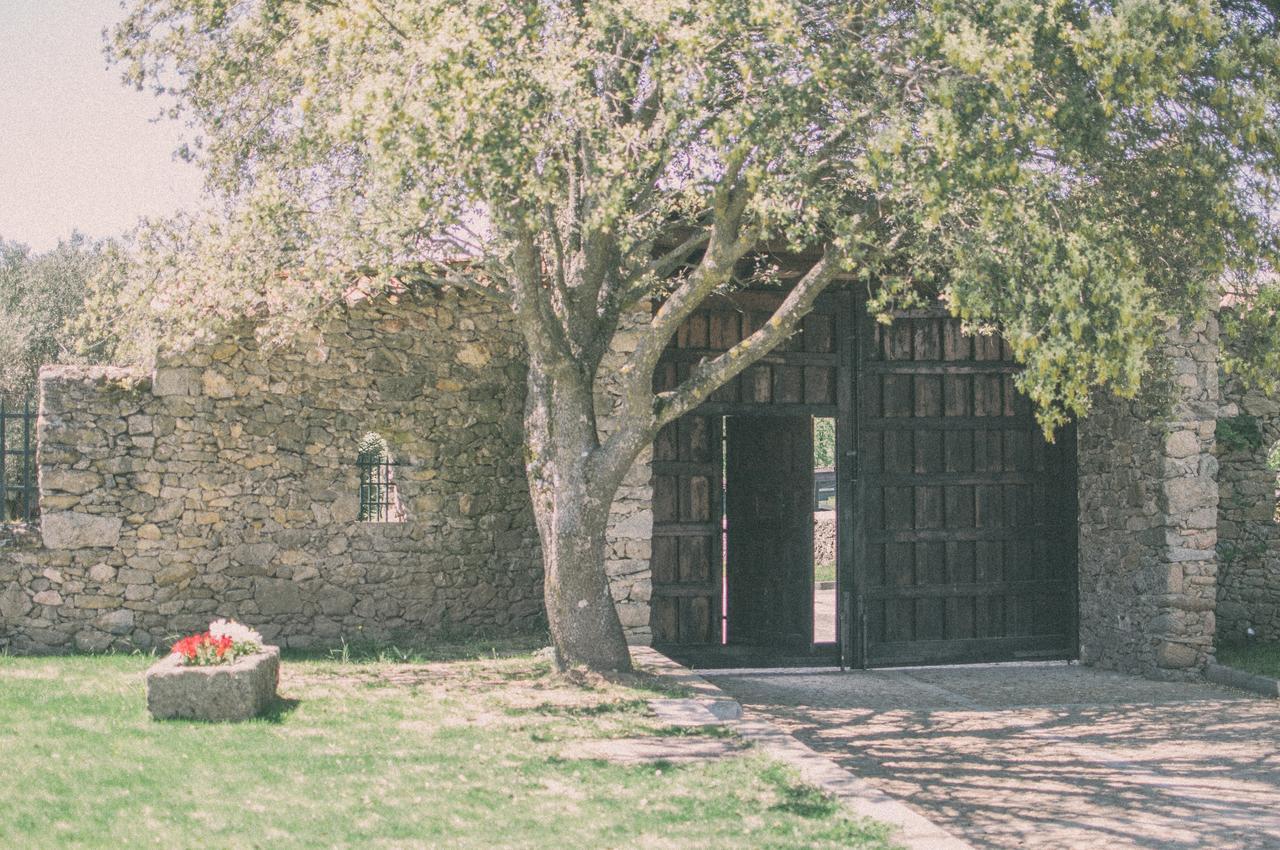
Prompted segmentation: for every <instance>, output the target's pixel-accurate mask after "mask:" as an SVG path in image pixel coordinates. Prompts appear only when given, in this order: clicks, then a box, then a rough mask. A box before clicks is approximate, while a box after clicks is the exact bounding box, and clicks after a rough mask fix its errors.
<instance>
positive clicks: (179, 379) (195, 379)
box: [151, 368, 202, 396]
mask: <svg viewBox="0 0 1280 850" xmlns="http://www.w3.org/2000/svg"><path fill="white" fill-rule="evenodd" d="M200 377H201V376H200V370H199V369H192V368H160V369H156V372H155V376H154V377H153V378H152V381H151V391H152V392H154V393H155V394H156V395H158V396H193V395H200V392H201V389H202V387H201V381H200Z"/></svg>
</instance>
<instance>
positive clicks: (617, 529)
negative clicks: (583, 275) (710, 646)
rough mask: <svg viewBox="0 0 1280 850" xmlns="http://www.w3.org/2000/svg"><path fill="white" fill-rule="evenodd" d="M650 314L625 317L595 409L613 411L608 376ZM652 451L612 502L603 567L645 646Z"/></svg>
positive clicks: (633, 637) (630, 638) (649, 634)
mask: <svg viewBox="0 0 1280 850" xmlns="http://www.w3.org/2000/svg"><path fill="white" fill-rule="evenodd" d="M648 321H649V313H648V311H647V310H638V311H636V312H635V313H632V314H630V315H627V316H624V317H623V318H622V321H621V322H620V323H619V330H618V333H617V334H616V335H615V336H614V338H613V347H612V348H611V349H610V351H609V353H608V354H606V355H605V358H604V361H603V363H601V365H600V375H601V380H600V381H599V383H598V386H597V387H596V409H597V410H598V411H600V412H601V413H604V412H605V411H613V410H615V409H616V407H617V405H618V404H619V403H620V401H621V399H620V398H619V396H618V393H617V391H616V389H615V388H614V386H613V385H612V384H611V381H610V378H613V377H616V376H617V375H618V372H619V369H620V368H621V367H622V366H623V365H625V363H626V361H627V358H629V357H630V356H631V355H632V354H633V353H634V352H635V350H636V345H637V341H638V338H639V334H640V332H641V325H643V324H647V323H648ZM611 418H612V416H608V417H606V416H602V417H601V419H600V430H601V432H602V434H608V432H609V430H610V420H611ZM652 454H653V452H652V449H651V448H646V449H645V450H644V451H643V452H641V454H640V456H639V457H638V458H636V462H635V463H634V464H633V465H632V467H631V471H630V472H628V473H627V477H626V479H625V480H624V481H623V482H622V486H621V487H619V488H618V494H617V496H616V497H615V498H614V500H613V507H612V508H611V510H610V516H609V531H608V537H607V538H606V546H607V549H606V552H605V569H606V570H607V571H608V573H609V585H610V589H611V590H612V591H613V599H614V603H615V604H616V605H617V606H618V617H619V618H620V619H621V620H622V628H623V630H624V631H625V632H626V635H627V642H628V643H630V644H632V645H639V646H648V645H649V644H650V643H651V642H652V641H653V631H652V629H651V628H650V626H649V603H650V598H651V597H652V595H653V580H652V573H651V572H650V568H649V555H650V551H651V546H652V537H653V483H652V479H653V473H652V471H651V468H650V460H651V459H652Z"/></svg>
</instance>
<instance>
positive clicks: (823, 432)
mask: <svg viewBox="0 0 1280 850" xmlns="http://www.w3.org/2000/svg"><path fill="white" fill-rule="evenodd" d="M835 465H836V421H835V420H834V419H826V418H817V419H814V420H813V466H814V468H815V469H822V468H827V467H830V468H834V467H835Z"/></svg>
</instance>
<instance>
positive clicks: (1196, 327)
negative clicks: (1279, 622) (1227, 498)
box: [1078, 315, 1218, 678]
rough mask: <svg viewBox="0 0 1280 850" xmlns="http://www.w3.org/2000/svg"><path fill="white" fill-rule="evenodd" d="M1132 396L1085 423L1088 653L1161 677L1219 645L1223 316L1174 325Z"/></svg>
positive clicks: (1083, 592)
mask: <svg viewBox="0 0 1280 850" xmlns="http://www.w3.org/2000/svg"><path fill="white" fill-rule="evenodd" d="M1160 353H1161V355H1162V357H1161V362H1160V363H1159V365H1158V367H1157V369H1156V370H1155V371H1154V372H1153V377H1152V380H1151V381H1149V382H1148V386H1147V387H1145V388H1144V390H1143V392H1142V394H1140V396H1139V397H1138V398H1136V399H1133V400H1122V399H1116V398H1113V397H1107V398H1105V399H1103V400H1101V401H1100V402H1099V403H1098V404H1097V405H1096V407H1095V409H1094V411H1093V412H1091V413H1090V415H1089V416H1088V417H1087V418H1086V419H1085V420H1084V421H1082V422H1081V423H1080V426H1079V430H1078V440H1079V444H1078V448H1079V499H1080V538H1079V540H1080V659H1081V661H1082V662H1083V663H1085V664H1093V665H1097V666H1099V667H1105V668H1108V669H1114V670H1121V671H1124V672H1131V673H1140V674H1142V675H1147V676H1154V677H1159V678H1182V677H1186V676H1191V675H1195V674H1196V673H1197V672H1198V671H1199V670H1200V669H1201V668H1202V667H1203V666H1204V664H1205V663H1206V661H1208V659H1209V658H1210V657H1211V655H1212V653H1213V644H1214V631H1215V619H1214V616H1215V615H1214V608H1215V602H1216V595H1217V574H1218V564H1217V558H1216V553H1215V546H1216V544H1217V521H1218V485H1217V471H1218V461H1217V459H1216V458H1215V456H1214V429H1215V425H1216V416H1217V407H1218V368H1217V353H1218V325H1217V319H1216V317H1215V316H1212V315H1211V316H1209V317H1208V318H1206V319H1205V320H1202V321H1199V322H1195V323H1193V324H1190V325H1189V326H1187V327H1185V328H1182V327H1174V328H1171V329H1170V330H1169V332H1168V335H1167V338H1166V341H1165V343H1164V345H1163V346H1162V349H1161V352H1160Z"/></svg>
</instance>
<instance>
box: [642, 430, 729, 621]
mask: <svg viewBox="0 0 1280 850" xmlns="http://www.w3.org/2000/svg"><path fill="white" fill-rule="evenodd" d="M720 455H721V451H720V420H719V417H715V416H696V415H695V416H685V417H682V418H681V419H680V420H679V421H677V422H673V423H672V424H671V425H668V426H667V427H666V428H664V429H663V430H662V431H661V432H660V433H659V434H658V437H657V439H656V440H654V444H653V548H652V553H651V555H650V566H651V569H652V574H653V597H652V601H651V609H650V627H651V628H652V629H653V640H654V642H655V643H660V644H666V643H670V644H700V643H718V642H719V640H720V633H719V618H720V521H719V518H720V515H721V506H720V499H721V492H722V486H721V470H720V467H721V464H720Z"/></svg>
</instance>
